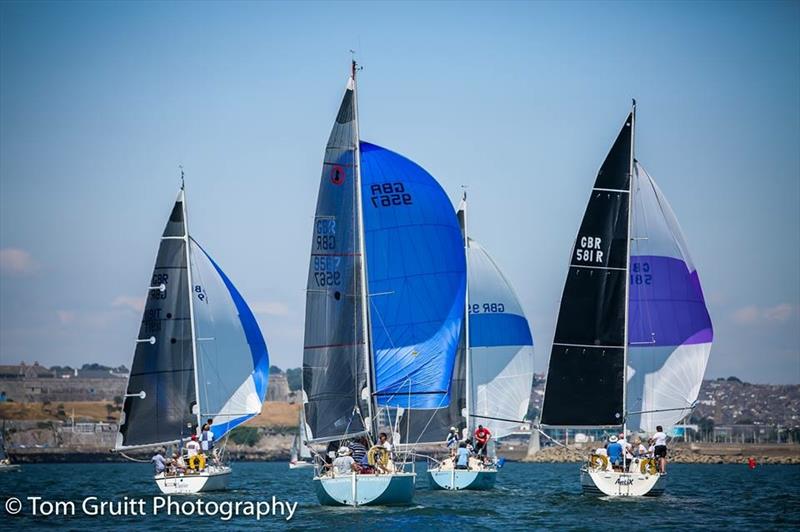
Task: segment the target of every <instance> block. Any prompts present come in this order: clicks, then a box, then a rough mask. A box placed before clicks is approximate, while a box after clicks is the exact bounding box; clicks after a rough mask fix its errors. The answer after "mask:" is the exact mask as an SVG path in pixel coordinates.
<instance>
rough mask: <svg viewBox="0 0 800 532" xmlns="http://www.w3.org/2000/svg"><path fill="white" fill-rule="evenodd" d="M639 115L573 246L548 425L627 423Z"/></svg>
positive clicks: (545, 410) (617, 145)
mask: <svg viewBox="0 0 800 532" xmlns="http://www.w3.org/2000/svg"><path fill="white" fill-rule="evenodd" d="M634 119H635V115H634V112H631V113H630V114H629V115H628V117H627V118H626V119H625V123H624V125H623V126H622V130H621V131H620V133H619V135H618V136H617V139H616V141H615V142H614V145H613V146H612V147H611V151H609V153H608V155H607V156H606V159H605V161H604V162H603V165H602V166H601V167H600V171H599V172H598V174H597V178H596V180H595V183H594V187H593V189H592V195H591V197H590V199H589V204H588V206H587V207H586V212H585V213H584V215H583V221H582V222H581V226H580V230H579V231H578V236H577V238H576V239H575V243H574V245H573V250H572V257H571V260H570V266H569V273H568V274H567V280H566V284H565V285H564V292H563V294H562V297H561V307H560V309H559V313H558V322H557V325H556V332H555V337H554V339H553V349H552V351H551V354H550V364H549V369H548V373H547V386H546V390H545V397H544V404H543V405H542V416H541V423H542V424H544V425H551V426H613V425H621V424H622V423H623V417H624V404H625V364H626V360H625V358H626V343H627V333H626V318H627V301H626V300H627V278H628V255H629V253H628V251H629V250H628V246H629V208H630V198H629V196H630V184H631V174H632V166H633V128H634Z"/></svg>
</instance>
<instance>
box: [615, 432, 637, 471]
mask: <svg viewBox="0 0 800 532" xmlns="http://www.w3.org/2000/svg"><path fill="white" fill-rule="evenodd" d="M618 441H619V444H620V445H622V454H623V456H624V457H625V466H624V467H625V471H627V470H628V466H629V465H630V463H631V460H633V455H632V454H631V444H630V443H628V440H627V438H625V433H624V432H620V433H619V440H618Z"/></svg>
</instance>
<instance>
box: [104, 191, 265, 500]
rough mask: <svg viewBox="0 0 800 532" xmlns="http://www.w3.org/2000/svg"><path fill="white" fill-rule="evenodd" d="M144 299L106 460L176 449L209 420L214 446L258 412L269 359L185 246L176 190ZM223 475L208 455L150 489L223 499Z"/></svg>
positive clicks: (228, 293) (219, 278) (213, 271)
mask: <svg viewBox="0 0 800 532" xmlns="http://www.w3.org/2000/svg"><path fill="white" fill-rule="evenodd" d="M147 294H148V295H147V301H146V303H145V309H144V313H143V316H142V323H141V327H140V329H139V336H138V339H137V340H136V349H135V351H134V355H133V364H132V367H131V373H130V376H129V379H128V385H127V391H126V394H125V403H124V405H123V410H122V414H121V417H120V423H119V430H118V433H117V441H116V446H115V450H116V451H118V452H121V453H124V452H126V451H129V450H131V449H142V448H154V447H167V446H178V447H179V448H180V447H182V445H183V443H184V442H185V441H186V440H188V439H189V438H190V437H191V436H192V435H195V434H197V433H198V428H199V427H200V426H202V425H203V423H204V422H205V421H206V420H208V419H213V424H212V428H211V430H212V432H213V434H214V440H215V442H219V441H221V440H222V438H224V437H225V435H226V434H227V433H228V432H230V431H231V430H233V429H234V428H235V427H237V426H239V425H241V424H242V423H244V422H245V421H247V420H248V419H250V418H251V417H253V416H255V415H257V414H259V413H260V412H261V404H262V403H263V401H264V396H265V394H266V391H267V383H268V380H269V357H268V354H267V346H266V344H265V342H264V338H263V336H262V335H261V330H260V329H259V327H258V323H257V322H256V319H255V317H254V316H253V313H252V312H251V311H250V308H249V307H248V306H247V303H246V302H245V301H244V299H243V298H242V296H241V294H240V293H239V291H238V290H237V289H236V288H235V287H234V285H233V283H232V282H231V281H230V279H228V277H227V276H226V275H225V273H224V272H223V271H222V269H221V268H220V267H219V266H218V265H217V263H216V262H215V261H214V260H213V259H212V258H211V256H210V255H209V254H208V253H207V252H206V251H205V250H204V249H203V248H202V247H200V245H199V244H198V243H197V242H196V241H195V240H194V239H193V238H192V237H191V235H190V233H189V228H188V221H187V207H186V201H185V194H184V187H183V185H181V188H180V190H179V191H178V197H177V199H176V201H175V204H174V206H173V208H172V212H171V213H170V216H169V220H168V221H167V225H166V228H165V229H164V233H163V235H162V236H161V243H160V245H159V249H158V256H157V257H156V264H155V268H154V269H153V275H152V279H151V281H150V283H149V286H148V291H147ZM218 450H219V449H218ZM230 474H231V468H230V466H228V465H225V464H224V463H223V461H222V460H221V457H220V456H219V455H215V456H213V457H212V456H209V457H208V464H207V467H205V468H204V469H202V470H200V471H191V470H189V469H187V470H186V472H174V473H170V472H169V470H168V471H167V472H164V473H159V474H156V475H155V479H154V480H155V482H156V484H157V485H158V487H159V489H160V490H161V491H162V492H163V493H166V494H176V493H198V492H205V491H212V490H221V489H225V487H226V486H227V484H228V480H229V477H230Z"/></svg>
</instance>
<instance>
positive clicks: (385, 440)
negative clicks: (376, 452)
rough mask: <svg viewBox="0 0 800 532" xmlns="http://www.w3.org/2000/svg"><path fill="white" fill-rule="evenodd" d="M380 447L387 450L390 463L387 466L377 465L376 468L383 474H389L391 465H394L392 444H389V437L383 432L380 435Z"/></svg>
mask: <svg viewBox="0 0 800 532" xmlns="http://www.w3.org/2000/svg"><path fill="white" fill-rule="evenodd" d="M378 445H379V446H380V447H383V448H384V449H386V453H387V455H388V463H387V464H386V465H385V466H384V465H381V464H380V463H378V464H375V466H376V467H377V468H378V470H379V471H381V472H382V473H389V472H390V471H389V465H390V464H391V463H392V444H391V443H389V436H388V435H387V434H386V433H385V432H381V433H380V435H378ZM392 467H393V466H392Z"/></svg>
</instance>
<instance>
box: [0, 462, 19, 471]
mask: <svg viewBox="0 0 800 532" xmlns="http://www.w3.org/2000/svg"><path fill="white" fill-rule="evenodd" d="M2 471H9V472H10V471H19V464H0V472H2Z"/></svg>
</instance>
